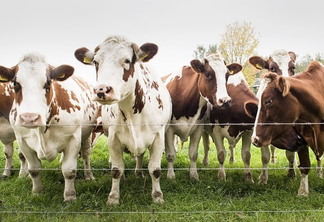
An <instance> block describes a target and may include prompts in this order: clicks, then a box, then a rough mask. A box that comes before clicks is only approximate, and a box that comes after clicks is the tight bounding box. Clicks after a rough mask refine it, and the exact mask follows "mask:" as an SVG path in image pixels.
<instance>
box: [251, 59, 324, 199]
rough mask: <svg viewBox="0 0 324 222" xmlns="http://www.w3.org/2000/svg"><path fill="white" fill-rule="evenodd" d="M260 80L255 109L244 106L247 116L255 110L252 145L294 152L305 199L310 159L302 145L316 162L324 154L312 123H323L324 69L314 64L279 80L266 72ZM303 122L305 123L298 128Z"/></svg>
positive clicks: (319, 129) (318, 132)
mask: <svg viewBox="0 0 324 222" xmlns="http://www.w3.org/2000/svg"><path fill="white" fill-rule="evenodd" d="M264 81H265V87H264V88H263V90H262V94H261V100H260V102H259V109H257V107H256V106H255V105H253V104H247V106H246V108H247V111H248V112H250V113H253V112H256V110H257V115H256V116H257V118H256V123H255V129H254V133H253V136H252V142H253V144H254V145H256V146H265V145H269V144H273V145H274V146H276V147H278V148H282V149H286V150H290V151H297V152H298V156H299V160H300V171H301V177H302V178H301V182H300V187H299V191H298V195H305V196H306V195H308V193H309V188H308V173H309V167H310V159H309V154H308V148H307V146H305V144H306V143H307V144H308V145H309V146H310V147H311V149H312V150H313V152H314V153H315V155H316V158H317V159H318V160H319V159H320V158H321V157H322V155H323V152H324V137H323V135H324V134H323V133H324V130H323V128H322V126H321V125H319V124H316V123H321V122H323V120H324V103H323V100H324V67H323V65H322V64H321V63H319V62H317V61H314V62H312V63H311V64H310V66H309V67H308V68H307V70H306V71H305V72H302V73H300V74H298V75H295V76H292V77H282V76H278V75H277V74H275V73H269V74H267V75H265V76H264ZM305 122H306V123H309V124H306V125H298V123H300V124H301V123H305ZM272 123H278V124H272ZM312 123H313V124H312ZM260 124H262V125H260Z"/></svg>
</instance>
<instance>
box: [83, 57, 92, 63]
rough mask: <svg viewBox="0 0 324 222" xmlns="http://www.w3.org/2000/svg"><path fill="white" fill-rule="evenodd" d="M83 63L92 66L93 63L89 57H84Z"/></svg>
mask: <svg viewBox="0 0 324 222" xmlns="http://www.w3.org/2000/svg"><path fill="white" fill-rule="evenodd" d="M83 62H84V63H87V64H91V63H92V59H90V58H89V57H84V59H83Z"/></svg>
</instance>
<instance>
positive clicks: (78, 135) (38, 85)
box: [0, 53, 98, 201]
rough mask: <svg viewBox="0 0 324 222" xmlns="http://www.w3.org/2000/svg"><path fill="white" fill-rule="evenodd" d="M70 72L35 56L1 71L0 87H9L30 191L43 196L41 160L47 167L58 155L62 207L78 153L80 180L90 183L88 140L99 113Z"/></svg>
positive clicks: (84, 87) (83, 84)
mask: <svg viewBox="0 0 324 222" xmlns="http://www.w3.org/2000/svg"><path fill="white" fill-rule="evenodd" d="M73 72H74V68H73V67H71V66H69V65H61V66H59V67H56V68H54V67H52V66H50V65H49V64H48V63H47V62H46V61H45V59H44V57H43V56H41V55H39V54H36V53H31V54H27V55H25V56H24V57H23V58H22V59H21V61H20V62H19V63H18V64H17V65H16V66H14V67H12V68H6V67H3V66H0V76H1V81H2V82H9V81H11V82H13V84H14V91H15V95H14V97H15V98H14V103H13V106H12V109H11V112H10V123H11V124H12V125H13V128H14V131H15V135H16V138H17V142H18V144H19V147H20V149H21V151H22V153H23V154H24V156H25V158H26V160H27V162H28V171H29V174H30V177H31V179H32V182H33V189H32V190H33V192H34V193H38V192H40V191H41V190H42V183H41V178H40V171H41V160H42V159H44V160H48V161H52V160H54V159H55V158H56V157H57V155H58V154H59V153H63V156H62V160H61V161H62V173H63V176H64V179H65V187H64V201H71V200H74V199H76V192H75V188H74V180H75V177H76V170H77V158H78V155H79V152H81V156H82V158H83V159H84V165H85V179H92V178H93V175H92V172H91V169H90V160H89V154H90V134H91V132H92V128H93V124H95V123H96V117H97V113H98V107H97V104H96V103H94V102H92V100H91V89H90V86H89V85H88V84H87V83H86V82H85V81H83V80H81V79H80V78H77V77H71V78H69V77H70V76H71V75H72V74H73Z"/></svg>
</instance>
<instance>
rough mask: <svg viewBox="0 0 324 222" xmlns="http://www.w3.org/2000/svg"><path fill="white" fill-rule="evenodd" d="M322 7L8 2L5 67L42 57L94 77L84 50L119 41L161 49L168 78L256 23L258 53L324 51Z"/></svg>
mask: <svg viewBox="0 0 324 222" xmlns="http://www.w3.org/2000/svg"><path fill="white" fill-rule="evenodd" d="M322 5H323V3H322V1H320V0H307V1H306V0H301V1H296V0H270V1H262V0H245V1H244V0H222V1H217V0H199V1H191V0H158V1H153V0H128V1H126V0H124V1H123V0H114V1H112V0H88V1H85V0H51V1H45V0H26V1H24V0H10V1H2V2H1V13H0V30H1V32H0V39H1V41H0V65H4V66H8V67H10V66H13V65H15V64H16V63H17V62H18V61H19V59H20V58H21V57H22V55H23V54H25V53H27V52H33V51H36V52H39V53H41V54H44V55H45V56H46V58H47V61H48V62H49V63H50V64H52V65H60V64H70V65H72V66H74V67H75V69H76V73H78V74H80V75H82V76H86V75H90V76H91V78H93V77H94V75H95V74H94V73H95V70H94V68H92V67H91V68H90V67H85V66H84V65H82V64H81V63H79V62H78V61H77V60H76V59H75V58H74V51H75V49H77V48H80V47H83V46H86V47H88V48H89V49H94V48H95V47H96V46H97V45H98V44H100V43H101V42H102V41H103V40H104V39H106V37H108V36H109V35H112V34H118V35H123V36H125V37H127V38H128V39H129V40H131V41H133V42H135V43H137V44H138V45H141V44H143V43H145V42H154V43H156V44H157V45H158V46H159V52H158V54H157V55H156V56H155V57H154V59H152V61H151V62H150V63H151V64H152V65H153V66H154V67H155V69H156V71H158V73H159V74H160V75H166V74H168V73H170V72H172V71H173V70H177V69H179V68H180V67H181V66H183V65H188V64H189V63H190V61H191V60H192V59H193V51H194V50H195V49H196V46H197V45H199V44H202V45H205V46H208V45H209V44H217V43H218V42H219V41H220V38H221V35H222V34H223V33H224V32H225V31H226V25H228V24H231V23H234V22H236V21H245V22H249V23H251V25H252V27H254V29H255V31H256V33H258V35H259V40H260V43H259V46H258V48H257V53H258V54H259V55H262V56H268V55H269V54H270V53H271V52H272V51H274V50H276V49H281V48H283V49H286V50H288V51H294V52H295V53H297V55H299V58H301V57H302V56H303V55H305V54H311V55H314V54H315V53H323V52H324V42H323V41H324V13H323V7H322Z"/></svg>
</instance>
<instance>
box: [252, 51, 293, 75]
mask: <svg viewBox="0 0 324 222" xmlns="http://www.w3.org/2000/svg"><path fill="white" fill-rule="evenodd" d="M295 61H296V54H295V53H294V52H287V51H285V50H276V51H275V52H273V53H272V54H271V56H270V57H269V59H268V60H264V59H263V58H261V57H259V56H253V57H251V58H250V59H249V62H250V63H251V64H252V65H253V66H254V67H256V68H257V69H267V70H269V71H271V72H274V73H277V74H278V75H282V76H292V75H294V74H295Z"/></svg>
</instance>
